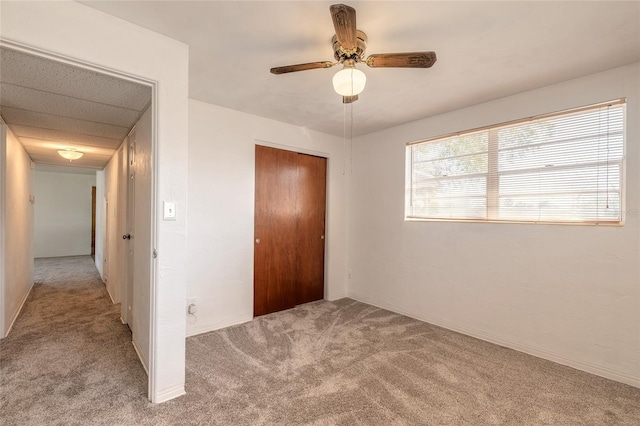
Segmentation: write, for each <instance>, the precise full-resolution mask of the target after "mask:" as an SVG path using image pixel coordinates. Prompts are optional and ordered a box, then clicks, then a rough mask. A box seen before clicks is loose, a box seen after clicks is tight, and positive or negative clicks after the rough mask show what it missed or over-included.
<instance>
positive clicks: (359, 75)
mask: <svg viewBox="0 0 640 426" xmlns="http://www.w3.org/2000/svg"><path fill="white" fill-rule="evenodd" d="M366 83H367V76H366V75H365V74H364V73H363V72H362V71H360V70H359V69H357V68H351V67H345V68H343V69H341V70H340V71H338V72H337V73H335V75H334V76H333V89H334V90H335V91H336V93H338V94H339V95H341V96H355V95H359V94H360V93H362V91H363V90H364V86H365V84H366Z"/></svg>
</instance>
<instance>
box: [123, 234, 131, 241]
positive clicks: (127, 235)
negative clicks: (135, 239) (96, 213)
mask: <svg viewBox="0 0 640 426" xmlns="http://www.w3.org/2000/svg"><path fill="white" fill-rule="evenodd" d="M122 239H123V240H130V239H131V234H124V235H123V236H122Z"/></svg>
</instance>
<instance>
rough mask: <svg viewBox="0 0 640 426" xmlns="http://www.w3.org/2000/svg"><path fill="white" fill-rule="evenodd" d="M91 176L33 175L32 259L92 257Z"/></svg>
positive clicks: (48, 172) (69, 174)
mask: <svg viewBox="0 0 640 426" xmlns="http://www.w3.org/2000/svg"><path fill="white" fill-rule="evenodd" d="M89 173H90V174H84V173H83V174H80V173H66V172H50V171H47V172H45V171H39V170H36V172H35V173H34V192H35V196H36V205H35V254H34V255H35V257H36V258H39V257H61V256H79V255H89V254H91V187H93V186H95V185H96V174H95V172H89Z"/></svg>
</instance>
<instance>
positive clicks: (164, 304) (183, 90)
mask: <svg viewBox="0 0 640 426" xmlns="http://www.w3.org/2000/svg"><path fill="white" fill-rule="evenodd" d="M0 8H2V9H1V12H2V13H0V31H1V32H0V37H1V38H2V41H3V42H4V43H5V44H7V43H11V45H12V46H14V47H15V46H16V43H17V44H18V45H25V46H28V47H31V48H36V49H39V50H41V51H44V52H50V53H53V54H56V55H60V56H63V57H65V58H71V59H76V60H79V61H82V62H85V63H89V64H93V65H96V66H99V67H102V68H106V69H110V70H114V71H117V72H119V73H126V74H127V75H131V76H137V77H140V78H143V79H146V80H148V81H151V82H155V83H157V92H155V93H154V99H153V102H154V104H153V107H154V123H157V124H156V127H155V133H154V135H155V138H156V152H157V158H156V163H155V166H156V169H155V170H156V171H157V175H156V182H155V183H156V194H157V197H156V200H155V201H156V205H155V206H156V211H155V218H156V220H157V226H156V232H157V234H156V236H157V241H156V248H157V250H158V258H157V259H156V262H155V268H154V271H155V288H154V291H153V292H152V300H151V301H150V303H151V306H152V310H153V312H154V314H155V315H154V319H155V322H154V324H155V326H154V328H153V335H152V336H151V345H152V359H151V365H150V370H151V371H150V378H149V379H150V382H149V384H150V389H149V396H150V398H151V400H152V401H154V402H160V401H163V400H167V399H170V398H174V397H176V396H178V395H181V394H183V393H184V376H185V370H184V368H185V309H184V307H185V294H186V271H185V263H186V199H187V197H186V193H187V152H186V151H187V150H186V148H187V145H188V140H187V135H188V127H187V126H188V122H187V113H188V103H187V100H188V65H189V57H188V55H189V51H188V47H187V46H186V45H184V44H182V43H180V42H177V41H175V40H171V39H169V38H167V37H164V36H162V35H160V34H157V33H153V32H151V31H149V30H146V29H144V28H141V27H138V26H135V25H133V24H130V23H128V22H126V21H124V20H121V19H118V18H115V17H113V16H109V15H107V14H104V13H102V12H98V11H96V10H94V9H91V8H88V7H86V6H84V5H81V4H79V3H75V2H71V1H56V2H0ZM163 200H172V201H174V202H176V206H177V212H178V217H177V220H176V221H172V222H162V221H161V220H160V217H159V216H158V215H159V214H160V213H161V211H162V209H161V208H159V207H160V206H161V205H162V201H163Z"/></svg>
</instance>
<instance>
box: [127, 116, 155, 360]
mask: <svg viewBox="0 0 640 426" xmlns="http://www.w3.org/2000/svg"><path fill="white" fill-rule="evenodd" d="M151 124H152V122H151V108H149V109H147V111H146V112H145V113H144V114H143V115H142V117H141V118H140V120H139V121H138V124H137V125H136V128H135V130H134V131H133V132H132V133H131V135H130V136H129V146H130V149H129V154H130V155H131V157H130V160H129V167H130V172H129V217H130V218H131V219H132V220H131V221H130V224H129V233H130V235H131V239H130V240H129V243H128V244H129V249H130V255H129V272H128V275H129V280H128V281H129V283H130V285H129V291H130V295H131V297H130V298H128V299H129V300H130V311H129V312H130V315H131V320H130V321H129V324H130V326H131V331H132V334H133V344H134V345H135V347H136V350H137V351H138V354H139V355H140V359H141V361H142V363H143V365H144V366H145V368H146V369H147V371H148V366H149V353H150V346H149V344H150V334H151V303H150V302H151V262H152V253H153V247H152V245H151V235H152V221H151V220H150V218H151V214H152V204H151V203H152V193H151V191H152V182H153V181H152V177H153V174H152V165H153V162H152V150H151V145H152V144H151V142H152V139H151V136H152V133H151Z"/></svg>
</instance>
